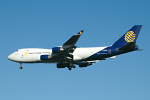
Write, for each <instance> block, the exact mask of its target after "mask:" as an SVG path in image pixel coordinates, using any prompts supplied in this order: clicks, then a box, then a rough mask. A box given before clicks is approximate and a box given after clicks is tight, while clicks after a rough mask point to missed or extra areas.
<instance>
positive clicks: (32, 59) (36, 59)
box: [8, 47, 106, 63]
mask: <svg viewBox="0 0 150 100" xmlns="http://www.w3.org/2000/svg"><path fill="white" fill-rule="evenodd" d="M104 48H106V47H92V48H76V49H75V51H74V52H73V61H84V59H86V58H88V57H89V56H91V55H93V54H95V53H97V52H98V51H101V50H103V49H104ZM41 55H50V56H53V55H52V49H39V48H26V49H18V50H17V51H15V52H14V53H12V54H11V55H9V56H8V59H10V60H12V61H15V62H20V63H59V62H58V60H52V61H51V60H49V61H48V62H43V61H42V60H41V59H40V57H41Z"/></svg>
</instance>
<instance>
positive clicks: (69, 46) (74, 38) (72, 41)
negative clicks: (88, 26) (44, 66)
mask: <svg viewBox="0 0 150 100" xmlns="http://www.w3.org/2000/svg"><path fill="white" fill-rule="evenodd" d="M83 31H84V30H81V31H80V32H78V33H77V34H75V35H73V36H72V37H71V38H70V39H69V40H68V41H67V42H65V43H64V44H63V45H62V48H63V49H64V50H71V51H72V52H73V51H74V49H75V48H76V47H77V46H75V44H76V42H77V41H78V39H79V37H80V36H81V34H82V33H83Z"/></svg>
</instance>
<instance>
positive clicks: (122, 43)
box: [8, 25, 142, 70]
mask: <svg viewBox="0 0 150 100" xmlns="http://www.w3.org/2000/svg"><path fill="white" fill-rule="evenodd" d="M141 27H142V25H134V26H133V27H132V28H131V29H130V30H129V31H127V32H126V33H125V34H124V35H123V36H122V37H121V38H120V39H118V40H117V41H116V42H115V43H114V44H112V45H110V46H105V47H88V48H77V46H76V45H75V44H76V42H77V41H78V39H79V37H80V36H81V34H82V33H83V31H84V30H81V31H80V32H78V33H77V34H75V35H73V36H72V37H71V38H70V39H69V40H68V41H66V42H65V43H64V44H63V45H62V46H57V47H53V48H52V49H40V48H25V49H18V50H17V51H15V52H14V53H12V54H10V55H9V56H8V59H9V60H11V61H14V62H18V63H20V67H19V68H20V69H22V68H23V67H22V63H57V68H65V67H67V68H68V69H69V70H71V69H72V68H76V66H75V65H78V66H79V67H87V66H90V65H92V64H93V63H97V62H98V61H100V60H106V59H107V58H115V57H116V56H117V55H120V54H124V53H128V52H132V51H137V50H140V49H139V47H138V46H137V45H136V40H137V37H138V35H139V32H140V30H141Z"/></svg>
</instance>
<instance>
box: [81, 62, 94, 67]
mask: <svg viewBox="0 0 150 100" xmlns="http://www.w3.org/2000/svg"><path fill="white" fill-rule="evenodd" d="M78 65H79V67H87V66H90V65H92V63H90V62H81V63H78Z"/></svg>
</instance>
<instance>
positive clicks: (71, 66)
mask: <svg viewBox="0 0 150 100" xmlns="http://www.w3.org/2000/svg"><path fill="white" fill-rule="evenodd" d="M67 68H68V69H69V70H71V69H72V68H76V66H75V65H73V64H72V63H69V65H68V66H67Z"/></svg>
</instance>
